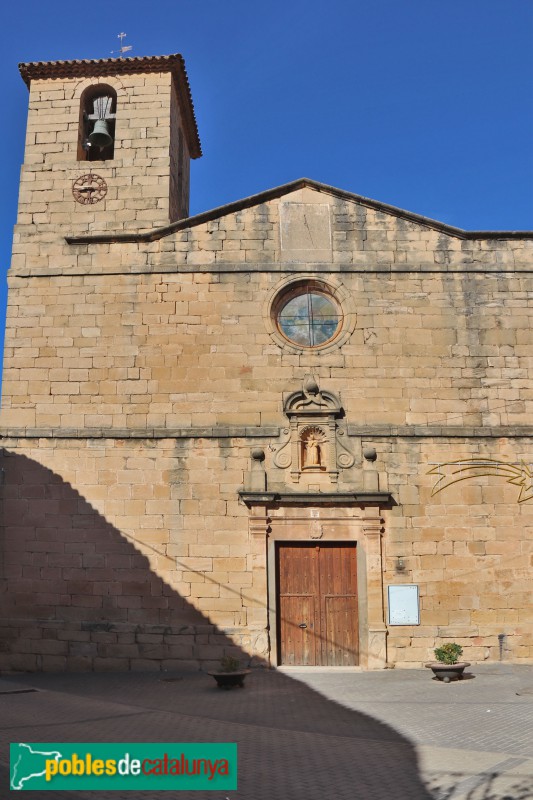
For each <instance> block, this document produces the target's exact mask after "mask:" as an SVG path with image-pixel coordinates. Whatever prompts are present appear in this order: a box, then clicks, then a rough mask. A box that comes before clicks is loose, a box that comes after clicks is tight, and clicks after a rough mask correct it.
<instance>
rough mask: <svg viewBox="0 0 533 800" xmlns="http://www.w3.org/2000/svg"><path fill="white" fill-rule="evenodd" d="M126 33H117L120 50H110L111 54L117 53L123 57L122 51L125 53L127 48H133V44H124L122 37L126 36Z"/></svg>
mask: <svg viewBox="0 0 533 800" xmlns="http://www.w3.org/2000/svg"><path fill="white" fill-rule="evenodd" d="M127 35H128V34H127V33H119V34H118V35H117V39H120V50H111V54H112V55H114V54H115V53H119V58H124V53H127V52H128V50H132V49H133V45H131V44H130V45H124V39H125V38H126V36H127Z"/></svg>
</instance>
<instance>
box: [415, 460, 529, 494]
mask: <svg viewBox="0 0 533 800" xmlns="http://www.w3.org/2000/svg"><path fill="white" fill-rule="evenodd" d="M428 475H438V479H437V481H436V482H435V484H434V486H433V490H432V492H431V496H432V497H433V495H435V494H438V493H439V492H442V491H443V490H444V489H447V488H448V487H449V486H452V485H453V484H454V483H459V482H460V481H467V480H471V479H473V478H481V477H486V476H493V477H497V478H504V479H505V481H506V483H512V484H513V485H514V486H519V487H520V491H519V493H518V497H517V502H518V503H526V502H527V501H528V500H533V471H532V469H531V464H526V463H525V461H521V462H520V463H517V464H512V463H510V462H508V461H496V460H495V459H490V458H467V459H462V460H461V461H445V462H443V463H442V464H435V465H434V466H432V468H431V469H430V470H429V472H428Z"/></svg>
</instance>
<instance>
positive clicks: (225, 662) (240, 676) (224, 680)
mask: <svg viewBox="0 0 533 800" xmlns="http://www.w3.org/2000/svg"><path fill="white" fill-rule="evenodd" d="M240 666H241V662H240V661H239V660H238V659H236V658H233V656H224V658H221V659H220V670H217V671H213V672H208V675H212V676H213V678H214V679H215V680H216V682H217V686H218V688H219V689H232V688H233V687H234V686H238V687H239V689H243V688H244V679H245V678H246V676H247V675H248V674H249V672H250V670H249V669H241V668H240Z"/></svg>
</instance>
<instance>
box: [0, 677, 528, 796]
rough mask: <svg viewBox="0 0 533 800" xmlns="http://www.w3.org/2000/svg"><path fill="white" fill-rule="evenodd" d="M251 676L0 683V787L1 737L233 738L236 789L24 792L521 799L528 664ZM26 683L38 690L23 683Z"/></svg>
mask: <svg viewBox="0 0 533 800" xmlns="http://www.w3.org/2000/svg"><path fill="white" fill-rule="evenodd" d="M471 671H472V672H474V673H475V677H472V678H470V679H467V680H464V681H462V682H460V683H456V684H448V685H445V684H442V683H440V682H437V681H435V680H433V679H432V678H431V675H430V673H429V671H428V670H387V671H383V672H375V673H368V672H367V673H364V672H349V671H337V670H329V671H322V672H317V671H312V670H307V671H306V670H290V671H286V672H273V671H263V670H261V671H256V672H254V673H253V674H252V675H250V676H249V677H248V680H247V686H246V688H245V689H244V690H241V689H235V690H232V691H228V692H226V691H220V690H218V689H216V688H215V685H214V682H213V684H212V683H211V681H212V679H211V678H209V677H208V676H205V675H203V674H198V673H196V674H183V675H179V674H177V673H172V674H170V673H169V674H162V673H128V674H96V675H95V674H90V675H79V674H61V675H25V676H20V675H19V676H16V677H15V676H11V677H5V676H4V679H3V680H0V730H1V731H2V733H3V736H2V746H1V750H0V781H1V783H0V785H1V787H2V788H3V789H4V793H3V794H0V797H7V796H8V795H7V791H8V785H9V774H8V755H7V753H8V747H7V745H8V743H9V742H10V741H11V742H18V741H25V742H69V741H73V742H78V741H80V742H83V741H85V742H98V741H103V742H106V741H107V742H165V741H166V742H180V741H181V742H185V741H200V742H206V741H207V742H209V741H211V742H216V741H236V742H238V746H239V789H238V791H236V792H229V793H220V792H217V791H212V792H198V791H197V792H185V791H183V792H177V793H176V794H174V793H173V792H121V791H114V792H107V793H106V792H98V793H97V792H77V793H76V794H75V795H74V794H71V793H70V792H61V793H59V794H58V793H57V792H33V797H35V798H42V800H48V798H50V800H53V798H59V800H74V797H76V798H84V797H86V798H87V800H92V798H98V800H121V798H124V800H137V798H142V800H152V798H154V800H155V798H158V799H159V798H161V800H171V798H172V797H175V798H176V800H204V798H205V800H226V798H228V797H229V800H382V799H383V800H384V799H385V798H395V800H527V799H528V798H533V736H532V735H531V734H532V732H533V667H513V666H510V665H503V664H495V665H481V666H476V667H473V668H471ZM28 689H37V690H38V691H24V690H28Z"/></svg>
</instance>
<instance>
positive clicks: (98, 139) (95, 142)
mask: <svg viewBox="0 0 533 800" xmlns="http://www.w3.org/2000/svg"><path fill="white" fill-rule="evenodd" d="M87 141H88V142H89V144H90V145H91V147H100V148H102V147H109V145H110V144H113V137H112V136H111V134H110V133H109V129H108V127H107V122H106V120H105V119H97V120H96V122H95V123H94V128H93V131H92V133H91V134H90V136H89V137H88V139H87Z"/></svg>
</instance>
